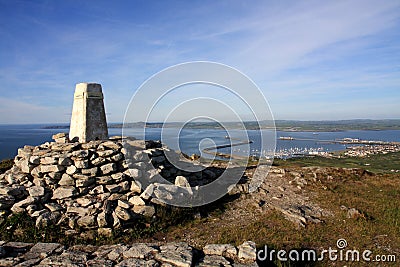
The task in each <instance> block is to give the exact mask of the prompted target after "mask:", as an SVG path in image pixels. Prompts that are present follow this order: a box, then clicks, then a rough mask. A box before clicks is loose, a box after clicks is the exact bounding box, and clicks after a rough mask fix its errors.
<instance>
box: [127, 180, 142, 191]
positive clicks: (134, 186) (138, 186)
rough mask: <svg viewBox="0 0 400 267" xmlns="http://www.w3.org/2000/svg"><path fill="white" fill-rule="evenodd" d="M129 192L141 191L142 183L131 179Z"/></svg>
mask: <svg viewBox="0 0 400 267" xmlns="http://www.w3.org/2000/svg"><path fill="white" fill-rule="evenodd" d="M130 190H131V192H133V193H139V194H140V193H141V192H142V185H141V184H140V182H138V181H135V180H133V181H132V183H131V188H130Z"/></svg>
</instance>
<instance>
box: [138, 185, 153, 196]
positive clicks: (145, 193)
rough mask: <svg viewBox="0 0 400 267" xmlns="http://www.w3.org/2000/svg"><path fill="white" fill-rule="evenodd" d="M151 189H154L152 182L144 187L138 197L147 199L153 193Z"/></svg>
mask: <svg viewBox="0 0 400 267" xmlns="http://www.w3.org/2000/svg"><path fill="white" fill-rule="evenodd" d="M153 191H154V184H150V185H149V186H148V187H146V189H145V190H144V191H143V193H142V194H141V195H140V197H141V198H142V199H144V200H148V199H150V197H151V195H152V194H153Z"/></svg>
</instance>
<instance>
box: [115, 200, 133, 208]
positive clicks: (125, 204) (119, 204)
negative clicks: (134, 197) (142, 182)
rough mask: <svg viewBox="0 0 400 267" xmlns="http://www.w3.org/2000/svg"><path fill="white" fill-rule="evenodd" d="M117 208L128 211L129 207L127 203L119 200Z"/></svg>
mask: <svg viewBox="0 0 400 267" xmlns="http://www.w3.org/2000/svg"><path fill="white" fill-rule="evenodd" d="M118 206H119V207H121V208H124V209H129V208H130V207H131V205H130V204H129V202H128V201H126V200H120V199H119V200H118Z"/></svg>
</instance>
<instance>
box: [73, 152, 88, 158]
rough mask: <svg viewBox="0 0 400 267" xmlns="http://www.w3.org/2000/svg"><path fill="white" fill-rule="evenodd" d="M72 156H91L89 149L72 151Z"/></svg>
mask: <svg viewBox="0 0 400 267" xmlns="http://www.w3.org/2000/svg"><path fill="white" fill-rule="evenodd" d="M72 156H73V157H75V158H79V159H87V158H88V157H89V156H90V152H89V150H77V151H73V152H72Z"/></svg>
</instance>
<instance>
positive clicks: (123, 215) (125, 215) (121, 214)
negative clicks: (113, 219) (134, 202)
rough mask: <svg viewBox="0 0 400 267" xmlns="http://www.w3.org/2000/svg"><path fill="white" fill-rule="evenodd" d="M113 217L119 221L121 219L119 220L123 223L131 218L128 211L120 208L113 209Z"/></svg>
mask: <svg viewBox="0 0 400 267" xmlns="http://www.w3.org/2000/svg"><path fill="white" fill-rule="evenodd" d="M115 215H116V216H117V217H118V218H119V219H121V220H123V221H128V220H130V219H131V218H132V215H131V213H130V212H129V210H127V209H124V208H121V207H120V206H117V207H116V208H115Z"/></svg>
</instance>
